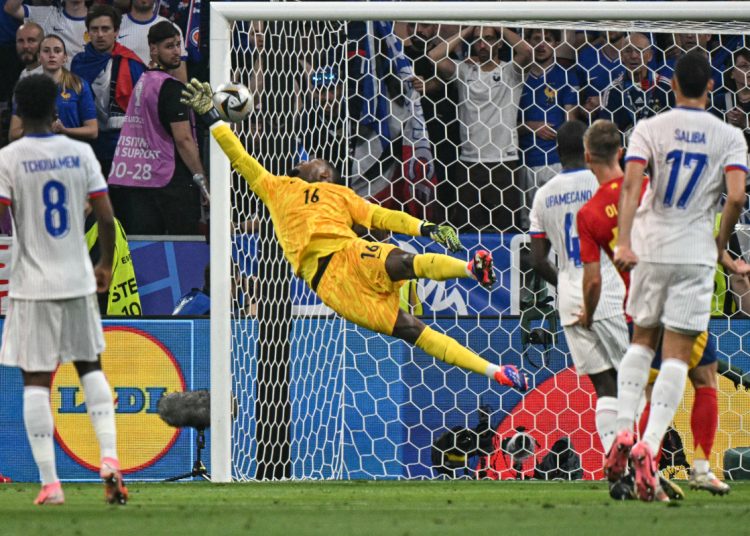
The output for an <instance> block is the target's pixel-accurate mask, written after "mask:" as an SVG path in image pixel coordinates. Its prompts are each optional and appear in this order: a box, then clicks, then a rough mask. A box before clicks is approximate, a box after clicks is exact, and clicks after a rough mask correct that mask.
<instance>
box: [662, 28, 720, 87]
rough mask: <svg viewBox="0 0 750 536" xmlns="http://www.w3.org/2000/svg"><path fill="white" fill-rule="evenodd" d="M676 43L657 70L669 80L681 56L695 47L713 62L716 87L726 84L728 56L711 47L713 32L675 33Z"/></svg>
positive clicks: (712, 68)
mask: <svg viewBox="0 0 750 536" xmlns="http://www.w3.org/2000/svg"><path fill="white" fill-rule="evenodd" d="M673 39H674V45H673V46H672V47H670V48H669V49H668V50H667V52H666V62H665V64H664V66H663V67H662V68H660V69H658V70H657V72H658V73H659V74H660V75H661V76H663V77H664V78H667V79H669V80H671V79H672V75H673V74H674V66H675V64H676V63H677V60H679V59H680V58H681V57H683V56H684V55H685V54H686V53H688V52H690V51H691V50H693V49H694V48H697V49H699V50H700V51H701V52H703V53H704V55H705V56H706V58H707V59H708V61H709V63H711V77H712V78H713V80H714V89H715V90H719V89H720V88H721V87H722V85H723V84H724V70H725V69H726V66H725V65H724V62H725V61H726V56H725V55H724V54H720V53H719V50H717V49H716V48H712V47H711V34H695V33H685V34H674V35H673Z"/></svg>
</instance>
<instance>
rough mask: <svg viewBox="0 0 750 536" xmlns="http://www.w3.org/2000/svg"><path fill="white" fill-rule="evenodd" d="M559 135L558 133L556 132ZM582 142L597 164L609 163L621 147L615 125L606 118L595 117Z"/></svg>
mask: <svg viewBox="0 0 750 536" xmlns="http://www.w3.org/2000/svg"><path fill="white" fill-rule="evenodd" d="M558 137H559V133H558ZM583 143H584V144H585V146H586V149H587V150H588V153H589V156H590V157H591V159H592V160H593V161H594V163H597V164H610V163H612V160H614V159H615V158H616V157H617V151H619V150H620V147H622V136H621V135H620V131H619V130H617V125H615V124H614V123H613V122H612V121H607V120H606V119H597V120H596V121H594V123H593V124H592V125H591V126H590V127H589V128H588V130H586V134H584V136H583Z"/></svg>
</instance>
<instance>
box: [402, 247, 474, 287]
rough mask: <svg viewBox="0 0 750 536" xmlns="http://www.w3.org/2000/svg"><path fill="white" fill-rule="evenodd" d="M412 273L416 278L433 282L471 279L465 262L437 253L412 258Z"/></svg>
mask: <svg viewBox="0 0 750 536" xmlns="http://www.w3.org/2000/svg"><path fill="white" fill-rule="evenodd" d="M414 273H415V274H416V276H417V277H423V278H426V279H432V280H434V281H445V280H446V279H455V278H459V277H472V275H471V274H470V273H469V272H468V270H467V268H466V261H462V260H459V259H456V258H453V257H449V256H448V255H440V254H437V253H425V254H423V255H416V256H415V257H414Z"/></svg>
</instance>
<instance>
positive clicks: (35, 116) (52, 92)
mask: <svg viewBox="0 0 750 536" xmlns="http://www.w3.org/2000/svg"><path fill="white" fill-rule="evenodd" d="M13 98H14V99H15V101H16V112H17V114H18V117H20V118H21V119H27V120H30V121H36V122H40V123H41V122H45V121H48V122H49V123H52V121H54V119H55V115H57V106H56V99H57V85H56V84H55V81H54V80H52V78H51V77H49V76H47V75H46V74H33V75H31V76H27V77H26V78H24V79H22V80H21V81H19V82H18V84H16V89H15V92H14V94H13Z"/></svg>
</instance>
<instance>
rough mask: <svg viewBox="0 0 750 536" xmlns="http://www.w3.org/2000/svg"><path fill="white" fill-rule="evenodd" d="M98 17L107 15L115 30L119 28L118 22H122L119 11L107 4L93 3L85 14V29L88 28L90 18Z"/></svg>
mask: <svg viewBox="0 0 750 536" xmlns="http://www.w3.org/2000/svg"><path fill="white" fill-rule="evenodd" d="M99 17H109V18H110V20H111V21H112V26H113V27H114V29H115V31H118V30H119V29H120V24H121V23H122V15H120V11H119V10H118V9H116V8H114V7H112V6H110V5H107V4H95V5H93V6H91V9H89V12H88V13H87V14H86V29H87V30H88V29H89V26H90V25H91V21H92V20H94V19H98V18H99Z"/></svg>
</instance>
